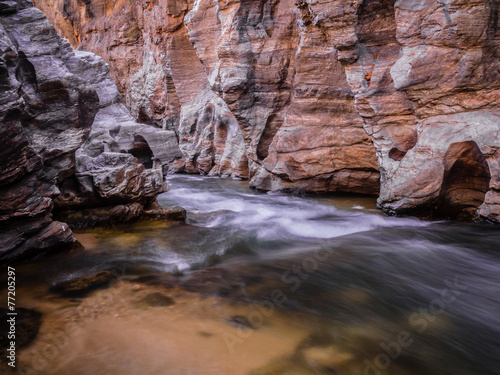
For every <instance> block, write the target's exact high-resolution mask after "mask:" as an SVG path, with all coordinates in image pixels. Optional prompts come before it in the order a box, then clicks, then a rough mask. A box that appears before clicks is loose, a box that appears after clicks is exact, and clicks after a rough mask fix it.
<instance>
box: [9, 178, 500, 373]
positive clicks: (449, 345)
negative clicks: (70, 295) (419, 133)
mask: <svg viewBox="0 0 500 375" xmlns="http://www.w3.org/2000/svg"><path fill="white" fill-rule="evenodd" d="M169 183H170V184H171V190H170V191H169V192H168V193H165V194H163V195H161V196H160V197H159V202H160V204H162V205H165V206H171V205H180V206H182V207H184V208H186V210H187V221H186V223H185V224H184V223H162V222H141V223H136V224H131V225H126V226H121V227H119V228H109V229H93V230H85V231H82V232H81V233H79V234H78V236H79V238H80V240H81V241H82V243H83V244H84V245H85V246H86V250H85V251H80V252H74V253H69V254H67V253H66V254H65V253H61V254H58V255H56V256H53V257H50V258H46V259H41V260H39V262H37V263H35V264H32V265H26V266H24V267H22V268H20V270H19V271H18V273H19V272H21V274H24V275H26V276H25V278H24V280H25V281H24V286H23V285H21V286H20V288H21V289H22V293H21V295H24V297H22V298H23V299H22V301H23V302H24V304H25V305H26V306H28V307H35V308H37V309H39V310H41V311H42V312H43V313H44V325H42V328H41V331H40V334H39V337H38V338H37V340H36V341H35V342H34V343H33V345H32V347H30V348H28V349H26V350H25V351H24V352H23V354H22V356H21V359H22V361H24V364H25V365H26V366H28V367H30V366H31V367H32V363H33V361H35V362H36V361H37V360H38V363H40V358H38V357H37V355H39V356H41V357H43V358H42V359H44V360H46V362H47V365H46V366H44V367H43V366H42V367H43V369H42V371H41V372H40V373H47V374H82V375H83V374H253V375H256V374H263V375H264V374H290V375H291V374H346V375H347V374H349V375H351V374H371V375H375V374H401V375H403V374H415V375H416V374H419V375H422V374H426V375H434V374H436V375H438V374H454V375H461V374H464V375H488V374H500V297H499V296H500V253H499V251H498V249H499V246H498V244H499V243H500V231H499V229H498V227H497V226H493V225H489V224H463V223H453V222H445V221H441V222H425V221H421V220H418V219H415V218H395V217H386V216H384V215H383V214H381V213H380V212H379V211H377V210H376V208H375V200H374V199H372V198H361V197H352V196H351V197H315V196H303V197H299V196H290V195H284V194H265V193H259V192H256V191H252V190H250V189H248V187H247V183H246V182H242V181H233V180H230V179H220V178H206V177H198V176H183V175H175V176H171V177H170V178H169ZM104 269H114V270H119V274H120V275H121V276H119V277H118V280H119V281H120V282H119V283H116V285H113V287H112V288H109V289H108V290H107V291H108V292H110V291H111V293H108V297H105V296H106V294H105V293H106V290H101V291H97V292H94V294H91V295H89V296H88V297H85V298H81V299H73V300H68V299H67V298H63V297H60V296H57V295H55V294H54V293H51V292H49V291H48V286H49V285H50V284H53V283H55V282H58V281H60V280H65V279H69V278H73V277H75V276H78V275H85V274H89V273H91V272H96V271H99V270H104ZM28 275H29V277H28ZM151 281H153V282H151ZM152 293H162V294H164V295H168V296H170V297H171V298H173V300H174V301H175V304H174V305H172V306H150V305H147V304H146V305H144V303H142V302H141V301H143V300H144V298H145V297H147V296H148V295H150V294H152ZM106 298H107V299H106ZM82 306H83V307H84V308H82ZM85 306H90V307H89V308H88V309H87V310H89V311H90V313H89V312H87V313H86V314H85V315H84V314H82V311H84V310H85ZM94 310H95V312H94ZM67 321H74V322H75V324H76V326H77V328H78V329H76V330H75V333H71V334H68V335H67V336H68V338H67V340H66V341H67V343H66V344H64V345H62V344H61V345H59V346H57V345H56V348H57V355H54V358H50V359H48V358H47V357H50V356H47V355H45V354H40V353H41V352H42V351H43V348H44V345H45V346H46V345H49V346H50V345H53V346H54V345H55V344H51V343H52V342H53V339H51V337H52V336H54V334H55V332H59V331H60V327H61V324H63V323H64V322H67ZM58 330H59V331H58ZM51 335H52V336H51ZM51 340H52V341H51ZM37 351H38V352H37ZM37 353H38V354H37Z"/></svg>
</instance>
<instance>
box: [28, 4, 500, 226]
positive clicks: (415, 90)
mask: <svg viewBox="0 0 500 375" xmlns="http://www.w3.org/2000/svg"><path fill="white" fill-rule="evenodd" d="M35 2H36V5H37V6H38V7H40V9H42V10H44V11H45V13H46V14H47V15H48V16H49V18H50V19H51V20H52V22H53V23H54V24H55V25H56V28H57V29H58V30H59V31H60V32H61V34H63V35H64V36H66V37H67V38H68V39H69V40H70V42H71V43H72V44H73V46H75V47H76V46H80V48H83V49H85V50H89V51H92V52H95V53H96V54H99V55H101V56H103V57H104V59H105V60H106V61H108V62H109V63H110V65H111V69H112V75H113V77H114V78H115V80H116V81H117V83H118V86H119V88H120V90H121V92H122V93H123V94H124V96H125V102H126V105H127V107H128V108H129V109H130V110H131V112H132V114H133V115H134V116H135V117H137V118H138V119H140V120H141V121H143V122H147V123H149V124H151V125H154V126H157V127H163V128H167V129H172V130H175V131H176V132H177V135H178V138H179V146H180V148H181V151H182V153H183V158H182V159H179V160H178V161H177V162H176V163H175V164H174V165H173V166H172V165H171V168H172V169H173V170H176V171H182V170H184V171H187V172H198V171H201V172H205V173H211V174H232V175H234V176H241V177H249V178H250V184H251V186H254V187H258V188H261V189H286V188H298V189H301V190H309V191H320V192H322V191H347V192H357V193H376V192H377V191H378V187H379V186H380V190H381V192H380V198H379V204H380V206H381V207H382V208H383V209H384V210H386V211H387V212H394V213H406V212H408V213H415V212H417V213H419V214H422V215H424V216H428V215H434V214H438V215H445V216H456V215H465V216H473V217H476V216H477V215H478V214H481V215H482V216H483V217H486V218H489V219H492V220H498V219H499V218H500V175H499V174H500V167H499V161H500V152H498V148H499V147H500V104H499V103H500V90H499V89H500V64H499V62H500V61H499V58H500V53H499V47H500V26H499V22H500V21H499V16H498V15H499V8H500V1H499V0H494V1H493V0H468V1H464V0H449V1H446V2H443V1H437V0H421V1H413V0H398V1H396V0H372V1H366V0H365V1H363V0H348V1H346V0H342V1H341V0H294V1H293V0H275V1H272V0H271V1H262V0H250V1H236V0H229V1H217V0H196V1H194V2H193V1H182V0H151V1H138V0H127V1H98V0H86V1H81V0H36V1H35ZM379 170H380V185H379V172H378V171H379ZM479 207H480V209H479V210H478V208H479Z"/></svg>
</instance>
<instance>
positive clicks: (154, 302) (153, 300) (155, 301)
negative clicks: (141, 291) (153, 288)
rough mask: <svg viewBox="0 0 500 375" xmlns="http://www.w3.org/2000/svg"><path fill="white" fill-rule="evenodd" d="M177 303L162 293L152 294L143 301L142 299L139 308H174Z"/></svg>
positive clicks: (138, 304)
mask: <svg viewBox="0 0 500 375" xmlns="http://www.w3.org/2000/svg"><path fill="white" fill-rule="evenodd" d="M174 304H175V302H174V300H173V299H172V298H170V297H169V296H166V295H164V294H162V293H160V292H155V293H150V294H148V295H147V296H146V297H144V298H143V299H141V300H140V301H139V302H138V303H137V306H138V307H139V308H147V307H163V306H172V305H174Z"/></svg>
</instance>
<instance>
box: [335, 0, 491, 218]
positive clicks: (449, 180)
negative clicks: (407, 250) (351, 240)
mask: <svg viewBox="0 0 500 375" xmlns="http://www.w3.org/2000/svg"><path fill="white" fill-rule="evenodd" d="M499 8H500V2H498V1H488V0H478V1H461V0H450V1H446V2H443V1H435V0H424V1H410V0H399V1H394V0H387V1H382V0H380V1H364V2H359V4H354V5H353V9H355V11H356V16H353V17H351V19H350V22H349V23H347V24H346V26H344V29H345V33H346V34H351V35H352V37H351V40H339V41H338V43H339V44H338V48H339V49H342V50H343V51H344V52H343V54H344V56H343V57H342V58H341V61H342V63H343V64H344V65H345V69H346V73H347V77H348V81H349V83H350V85H351V88H352V89H353V91H354V92H355V94H356V107H357V110H358V112H359V113H360V115H361V116H363V118H364V120H365V124H366V126H365V128H366V129H367V132H368V133H369V134H372V137H373V142H374V145H375V147H376V149H377V156H378V161H379V165H380V169H381V194H380V197H379V205H380V206H381V208H382V209H384V210H385V211H386V212H390V213H411V214H414V213H418V214H421V215H422V216H433V215H436V214H437V215H442V216H446V217H450V216H451V217H456V216H469V217H477V216H478V215H479V214H480V215H482V216H484V217H486V218H489V219H492V220H496V221H498V220H499V218H500V216H499V214H500V210H499V206H498V204H499V203H500V200H499V195H498V181H499V178H500V176H499V173H500V170H499V169H498V152H497V150H498V147H499V146H500V138H499V131H500V64H499V61H500V60H499V58H500V54H499V52H500V50H499V48H500V27H499V26H500V24H499V17H498V14H499ZM485 193H486V200H484V197H485ZM483 201H484V204H482V203H483ZM480 206H481V207H480ZM479 207H480V210H479V211H478V208H479Z"/></svg>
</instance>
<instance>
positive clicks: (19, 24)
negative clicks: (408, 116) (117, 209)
mask: <svg viewBox="0 0 500 375" xmlns="http://www.w3.org/2000/svg"><path fill="white" fill-rule="evenodd" d="M0 4H1V6H0V56H1V57H0V72H1V78H0V79H1V82H0V85H1V90H0V122H1V125H0V134H1V135H0V137H1V139H2V150H1V151H0V169H1V171H2V173H1V174H0V223H1V226H0V228H1V229H0V249H1V253H0V257H1V258H2V259H10V258H17V257H21V256H29V255H32V254H35V253H37V252H39V251H42V250H50V249H53V248H57V247H61V246H64V245H68V244H71V243H73V242H74V241H75V240H74V238H73V235H72V232H71V230H70V229H69V227H68V225H65V224H64V223H61V222H58V221H53V220H52V218H51V211H52V208H53V206H54V203H53V198H54V197H56V196H57V194H58V193H59V192H58V189H57V187H56V185H55V181H56V180H57V179H60V178H64V177H66V176H68V175H70V174H71V173H73V171H74V169H75V163H74V153H75V150H76V149H77V148H78V147H80V145H81V144H82V143H83V142H84V140H85V138H86V137H87V135H88V134H89V132H90V128H91V125H92V123H93V120H94V116H95V114H96V113H97V110H98V107H99V98H98V96H97V93H96V91H95V90H94V89H92V88H91V87H90V86H89V85H87V83H86V82H85V81H84V80H82V79H81V78H80V77H78V76H77V75H75V74H72V73H71V72H70V71H69V69H68V68H67V67H66V65H65V61H66V58H67V56H68V55H69V54H70V53H72V52H71V51H72V49H71V47H70V45H69V43H67V42H64V41H63V40H61V39H60V38H59V36H58V35H57V33H56V31H55V30H54V28H53V27H52V26H51V24H50V22H49V21H48V20H47V18H45V16H44V15H43V13H42V12H41V11H40V10H38V9H36V8H33V7H32V5H31V4H30V3H28V2H23V1H18V2H12V1H10V2H6V1H2V2H0Z"/></svg>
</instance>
